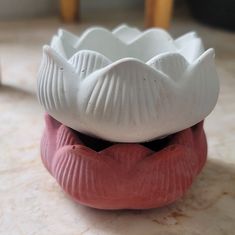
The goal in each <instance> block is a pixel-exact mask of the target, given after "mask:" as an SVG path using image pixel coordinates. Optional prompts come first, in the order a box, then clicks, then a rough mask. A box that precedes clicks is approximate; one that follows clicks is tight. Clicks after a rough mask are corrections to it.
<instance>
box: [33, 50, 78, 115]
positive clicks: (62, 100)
mask: <svg viewBox="0 0 235 235" xmlns="http://www.w3.org/2000/svg"><path fill="white" fill-rule="evenodd" d="M74 76H75V74H74V70H73V68H72V66H71V65H69V64H68V63H67V61H66V60H65V59H63V57H61V56H60V55H59V54H57V53H56V52H55V51H54V50H53V49H52V48H50V47H49V46H44V49H43V59H42V63H41V66H40V69H39V73H38V84H37V85H38V98H39V101H40V103H41V104H42V105H43V106H44V108H45V109H46V111H47V112H48V113H49V114H55V115H59V116H60V115H61V114H62V113H63V112H64V111H66V110H67V111H68V110H70V109H71V105H73V103H72V101H73V99H74V97H76V90H77V84H76V80H75V77H74ZM70 111H71V110H70Z"/></svg>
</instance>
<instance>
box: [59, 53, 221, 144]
mask: <svg viewBox="0 0 235 235" xmlns="http://www.w3.org/2000/svg"><path fill="white" fill-rule="evenodd" d="M212 54H213V53H212V51H210V50H209V51H207V52H205V53H204V54H203V55H202V56H201V57H200V58H199V59H198V60H197V62H195V63H194V64H192V65H190V66H189V67H188V68H187V69H186V72H185V74H183V77H182V78H181V79H180V80H179V81H178V82H177V83H175V82H174V81H173V80H172V79H169V78H168V77H167V76H166V75H164V74H163V73H161V72H158V71H157V70H155V69H152V68H150V67H148V66H147V65H145V64H143V63H142V62H140V61H137V60H133V59H123V60H121V61H118V62H116V63H113V64H111V65H108V66H107V67H105V68H103V69H100V70H99V71H97V72H94V73H92V74H91V75H90V76H88V78H87V79H84V80H83V81H82V82H81V83H80V84H79V86H80V87H79V91H80V92H78V93H77V99H76V100H77V104H76V106H75V107H74V109H73V110H76V112H75V113H78V115H77V118H75V117H74V116H73V118H71V119H70V120H69V121H68V120H65V119H64V118H65V117H64V115H62V116H60V117H55V118H56V119H57V120H59V121H61V122H63V123H64V124H65V125H67V126H69V127H71V128H73V129H75V130H78V131H81V132H83V133H87V134H89V135H93V136H97V137H99V138H103V139H107V140H110V141H115V142H143V141H147V140H151V139H154V138H158V137H161V136H164V135H168V134H171V133H175V132H178V131H180V130H183V129H185V128H188V127H191V126H193V125H194V124H196V123H198V122H200V121H201V120H203V119H204V118H205V117H206V116H207V115H208V114H209V113H210V112H211V110H212V109H213V107H214V106H215V104H216V101H217V97H218V87H219V85H218V77H217V75H216V72H215V67H214V65H213V59H212ZM179 58H180V57H179Z"/></svg>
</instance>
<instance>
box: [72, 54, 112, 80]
mask: <svg viewBox="0 0 235 235" xmlns="http://www.w3.org/2000/svg"><path fill="white" fill-rule="evenodd" d="M69 63H70V64H71V65H72V66H73V67H74V70H75V72H76V75H77V76H78V77H79V79H84V78H86V77H87V76H88V75H90V74H91V73H93V72H94V71H97V70H99V69H101V68H104V67H106V66H107V65H108V64H111V61H110V60H109V59H107V58H106V57H104V56H103V55H101V54H100V53H97V52H94V51H89V50H82V51H79V52H77V53H76V54H74V55H73V57H72V58H71V59H70V60H69Z"/></svg>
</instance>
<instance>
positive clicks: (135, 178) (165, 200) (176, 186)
mask: <svg viewBox="0 0 235 235" xmlns="http://www.w3.org/2000/svg"><path fill="white" fill-rule="evenodd" d="M47 118H49V119H50V117H47ZM50 123H52V124H53V123H55V125H54V127H53V128H51V127H50V126H51V124H50V125H49V126H48V125H47V128H46V131H45V135H44V136H43V138H44V139H45V140H44V141H43V140H42V143H45V142H47V143H46V144H43V145H42V146H41V152H42V154H44V153H45V152H48V153H49V152H50V155H48V156H47V158H48V160H47V161H45V162H44V164H48V165H46V167H47V168H48V169H49V171H50V172H51V173H52V175H53V176H54V177H55V178H56V180H57V181H58V183H59V184H60V185H61V187H62V188H63V190H64V191H65V192H67V193H68V194H69V195H70V196H71V197H72V198H74V199H75V200H77V201H78V202H80V203H82V204H85V205H89V206H92V207H95V208H102V209H123V208H125V209H127V208H131V209H138V208H141V209H144V208H154V207H160V206H164V205H167V204H169V203H171V202H173V201H175V200H177V199H178V198H179V197H181V196H182V195H183V194H184V193H185V192H186V190H187V189H188V188H189V187H190V185H191V184H192V182H193V180H194V178H195V177H196V175H197V174H198V173H199V172H200V171H201V169H202V166H203V165H204V164H205V160H206V154H207V145H206V139H205V134H204V131H203V124H202V123H199V124H197V125H195V126H194V127H192V128H189V129H186V130H184V131H182V132H179V133H177V134H175V135H173V136H172V137H171V139H170V142H169V144H168V145H167V146H166V147H165V148H164V149H162V150H160V151H158V152H156V153H154V152H153V151H151V150H150V149H148V148H146V147H144V146H142V145H138V144H117V145H113V146H111V147H108V148H107V149H104V150H103V151H101V152H95V151H93V150H92V149H89V148H88V147H86V146H83V145H82V144H79V142H78V143H77V144H73V143H74V141H73V139H74V136H73V132H72V131H71V130H70V131H69V129H66V128H65V129H62V128H64V127H63V125H61V126H59V125H57V124H56V123H57V122H56V121H55V120H54V119H51V122H50ZM62 130H63V131H62ZM64 130H65V131H64ZM61 133H66V134H61ZM69 135H71V136H69ZM48 136H50V137H49V138H47V137H48ZM65 136H66V138H65ZM55 139H57V143H61V144H59V145H57V147H56V149H53V148H54V146H55V145H53V141H54V140H55ZM60 139H63V140H60ZM71 140H72V141H71ZM77 141H79V139H78V140H77ZM70 144H71V145H70ZM45 149H46V151H45ZM42 157H43V156H42ZM43 159H44V157H43Z"/></svg>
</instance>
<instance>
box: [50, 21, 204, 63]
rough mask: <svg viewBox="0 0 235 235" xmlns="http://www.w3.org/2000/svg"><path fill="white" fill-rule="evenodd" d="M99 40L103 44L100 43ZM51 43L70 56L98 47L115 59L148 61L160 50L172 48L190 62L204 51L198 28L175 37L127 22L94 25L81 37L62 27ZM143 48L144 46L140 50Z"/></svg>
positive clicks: (99, 50) (104, 53) (107, 55)
mask: <svg viewBox="0 0 235 235" xmlns="http://www.w3.org/2000/svg"><path fill="white" fill-rule="evenodd" d="M97 42H99V43H100V45H97ZM51 46H52V47H53V48H54V49H55V50H56V51H57V52H58V53H59V54H61V55H62V56H64V57H66V58H71V56H72V55H73V54H75V53H76V52H77V51H79V50H84V49H85V50H94V51H98V52H100V53H101V54H103V55H104V56H106V57H108V58H109V59H111V60H112V61H116V60H118V59H121V58H123V57H130V56H131V57H134V58H139V59H140V60H142V61H144V62H146V61H147V60H149V59H151V58H152V57H154V56H156V54H160V53H163V52H169V51H171V52H178V53H180V54H182V55H183V56H184V57H185V58H186V59H187V60H188V62H192V61H193V60H195V58H197V57H198V56H199V55H201V54H202V52H203V51H204V46H203V43H202V40H201V39H200V38H199V37H198V35H197V34H196V33H195V32H190V33H187V34H185V35H183V36H181V37H179V38H177V39H176V40H174V39H173V38H172V37H171V36H170V34H168V32H166V31H165V30H163V29H160V28H151V29H148V30H145V31H143V32H141V31H139V30H138V29H136V28H132V27H129V26H127V25H120V26H118V27H117V28H115V29H114V30H113V31H109V30H108V29H106V28H103V27H92V28H89V29H87V30H86V31H85V32H84V33H83V34H82V35H81V37H77V36H76V35H73V34H72V33H70V32H68V31H65V30H62V29H60V30H59V31H58V34H57V35H55V36H54V37H53V39H52V41H51ZM141 48H144V50H143V51H141V52H139V53H138V54H136V53H137V51H138V50H139V49H141ZM146 48H147V49H148V48H149V50H146ZM154 48H155V49H154ZM191 51H192V52H191ZM190 52H191V53H190ZM145 54H147V55H145Z"/></svg>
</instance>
